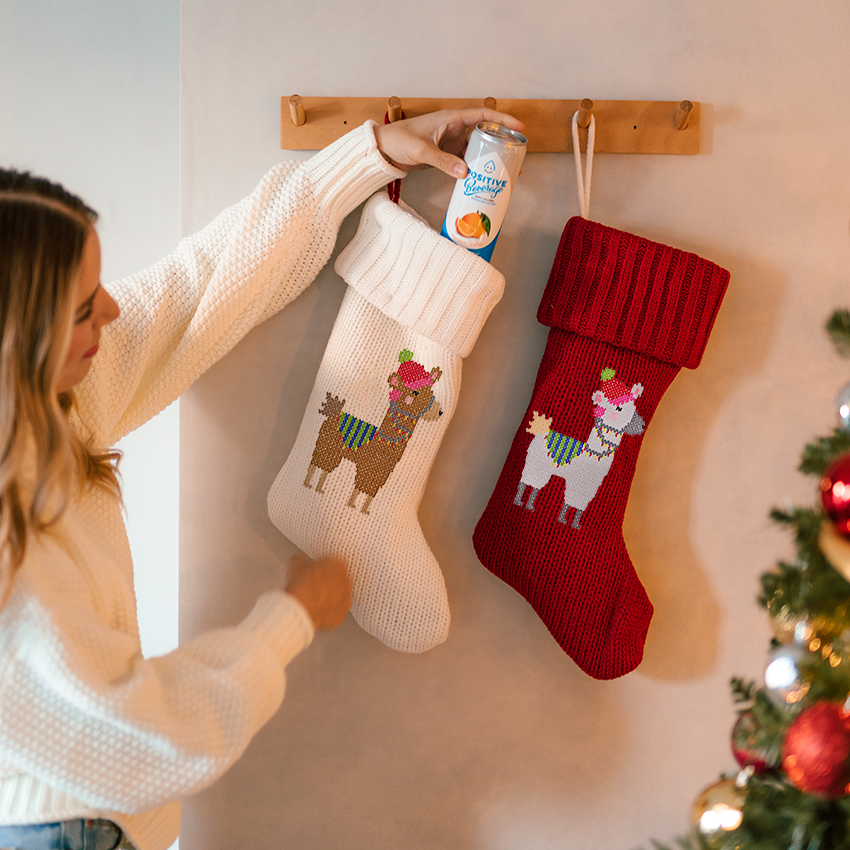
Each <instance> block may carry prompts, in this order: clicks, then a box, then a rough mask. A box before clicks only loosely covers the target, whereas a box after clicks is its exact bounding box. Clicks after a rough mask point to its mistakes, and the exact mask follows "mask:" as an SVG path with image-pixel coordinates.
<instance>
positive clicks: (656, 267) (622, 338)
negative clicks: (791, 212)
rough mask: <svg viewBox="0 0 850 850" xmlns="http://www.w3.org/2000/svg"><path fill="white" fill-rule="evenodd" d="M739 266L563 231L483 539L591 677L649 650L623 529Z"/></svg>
mask: <svg viewBox="0 0 850 850" xmlns="http://www.w3.org/2000/svg"><path fill="white" fill-rule="evenodd" d="M728 280H729V274H728V272H726V271H725V270H723V269H721V268H719V267H718V266H716V265H714V264H713V263H710V262H708V261H707V260H703V259H701V258H700V257H697V256H696V255H695V254H689V253H685V252H684V251H680V250H678V249H675V248H670V247H668V246H666V245H661V244H659V243H657V242H650V241H649V240H647V239H642V238H640V237H638V236H634V235H633V234H630V233H624V232H623V231H619V230H614V229H612V228H610V227H604V226H603V225H600V224H597V223H595V222H591V221H587V220H585V219H582V218H573V219H571V220H570V221H569V222H568V223H567V226H566V228H565V229H564V233H563V236H562V237H561V244H560V246H559V248H558V254H557V256H556V258H555V263H554V265H553V267H552V272H551V274H550V276H549V282H548V284H547V286H546V292H545V293H544V295H543V300H542V302H541V304H540V308H539V310H538V313H537V318H538V320H539V321H540V322H541V323H542V324H544V325H548V326H549V327H550V328H551V330H550V332H549V339H548V342H547V345H546V351H545V353H544V355H543V360H542V362H541V364H540V368H539V370H538V373H537V380H536V382H535V384H534V390H533V392H532V396H531V401H530V402H529V405H528V410H527V412H526V415H525V417H524V419H523V422H522V425H521V427H520V429H519V431H518V432H517V434H516V436H515V437H514V441H513V444H512V446H511V449H510V453H509V454H508V458H507V461H506V462H505V465H504V467H503V469H502V472H501V474H500V476H499V481H498V483H497V485H496V489H495V491H494V492H493V495H492V496H491V497H490V501H489V503H488V505H487V508H486V510H485V511H484V514H483V515H482V517H481V519H480V520H479V522H478V525H477V526H476V528H475V533H474V535H473V543H474V545H475V551H476V552H477V553H478V557H479V558H480V559H481V562H482V563H483V564H484V565H485V566H486V567H487V569H489V570H490V571H491V572H492V573H494V574H495V575H497V576H499V578H501V579H502V580H503V581H505V582H507V583H508V584H510V585H511V587H513V588H514V589H515V590H517V591H518V592H519V593H521V594H522V595H523V596H524V597H525V598H526V599H527V600H528V601H529V602H530V603H531V605H532V606H533V608H534V610H535V611H536V612H537V614H538V615H539V616H540V618H541V619H542V620H543V622H544V623H545V624H546V625H547V627H548V628H549V631H550V632H551V633H552V635H553V636H554V638H555V639H556V640H557V641H558V643H559V644H560V645H561V647H562V648H563V649H564V651H565V652H566V653H567V654H568V655H569V656H570V657H571V658H572V659H573V660H574V661H575V662H576V664H578V665H579V667H581V669H582V670H584V671H585V672H586V673H588V674H589V675H591V676H593V677H594V678H597V679H613V678H615V677H617V676H622V675H624V674H625V673H628V672H630V671H631V670H633V669H634V668H635V667H637V665H638V664H639V663H640V661H641V658H642V657H643V646H644V642H645V640H646V632H647V629H648V628H649V621H650V618H651V617H652V604H651V603H650V601H649V598H648V597H647V595H646V592H645V591H644V589H643V586H642V585H641V583H640V581H639V580H638V578H637V575H636V574H635V571H634V568H633V566H632V562H631V560H630V559H629V555H628V552H627V551H626V547H625V544H624V542H623V535H622V522H623V515H624V513H625V509H626V501H627V500H628V496H629V488H630V486H631V482H632V476H633V475H634V470H635V464H636V463H637V456H638V451H639V449H640V443H641V439H642V437H641V435H642V434H643V432H644V430H645V428H646V426H647V425H648V424H649V422H650V420H651V419H652V416H653V414H654V413H655V408H656V407H657V405H658V402H659V401H660V400H661V397H662V396H663V395H664V392H665V390H666V389H667V387H668V386H669V385H670V382H671V381H672V380H673V378H674V377H675V376H676V373H677V372H678V371H679V368H680V367H681V366H687V367H688V368H691V369H693V368H696V366H697V365H698V364H699V361H700V358H701V357H702V353H703V349H704V348H705V344H706V342H707V341H708V336H709V333H710V331H711V327H712V324H713V322H714V318H715V316H716V314H717V310H718V308H719V307H720V302H721V300H722V298H723V294H724V292H725V291H726V286H727V283H728Z"/></svg>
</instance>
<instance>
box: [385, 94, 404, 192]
mask: <svg viewBox="0 0 850 850" xmlns="http://www.w3.org/2000/svg"><path fill="white" fill-rule="evenodd" d="M397 99H398V98H391V100H397ZM399 109H400V113H401V118H400V119H396V118H394V117H393V116H392V115H390V110H389V109H387V111H386V112H385V113H384V124H392V123H393V122H394V121H395V120H404V118H405V114H404V110H401V108H400V107H399ZM387 194H388V195H389V197H390V200H391V201H392V202H393V203H394V204H397V203H398V202H399V199H400V198H401V179H397V180H393V181H392V183H388V184H387Z"/></svg>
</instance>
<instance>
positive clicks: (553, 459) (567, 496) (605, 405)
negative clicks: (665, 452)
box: [514, 368, 646, 528]
mask: <svg viewBox="0 0 850 850" xmlns="http://www.w3.org/2000/svg"><path fill="white" fill-rule="evenodd" d="M614 374H615V373H614V370H613V369H608V368H606V369H603V370H602V375H601V378H602V385H601V387H600V388H599V389H598V390H596V391H595V392H594V393H593V395H592V396H591V400H592V401H593V405H594V407H593V429H592V430H591V432H590V434H589V436H588V438H587V441H586V442H582V441H581V440H577V439H576V438H575V437H567V436H565V435H564V434H559V433H558V432H557V431H553V430H552V417H551V416H550V417H548V418H547V417H546V416H545V415H542V414H540V413H538V412H537V411H536V410H535V411H534V412H533V416H532V419H531V422H529V423H528V428H526V429H525V430H526V433H528V434H531V435H532V436H533V439H532V441H531V443H530V444H529V446H528V449H527V450H526V457H525V466H524V467H523V470H522V476H521V478H520V482H519V487H518V488H517V492H516V496H515V497H514V504H515V505H519V507H523V504H522V499H523V496H524V495H525V488H526V487H531V495H530V496H529V497H528V501H526V503H525V508H526V510H529V511H533V510H534V500H535V499H536V498H537V494H538V493H539V492H540V490H542V489H543V488H544V487H545V486H546V485H547V484H548V483H549V481H550V480H551V479H552V476H553V475H555V476H557V477H559V478H562V479H563V480H564V506H563V508H561V513H560V514H559V515H558V522H560V523H563V524H564V525H566V523H567V510H568V509H569V508H574V509H575V513H574V515H573V522H572V527H573V528H581V515H582V514H583V513H584V511H585V510H586V509H587V506H588V504H590V502H591V500H592V499H593V497H594V496H595V495H596V491H597V490H598V489H599V485H600V484H601V483H602V481H603V480H604V478H605V476H606V475H607V474H608V471H609V470H610V469H611V465H612V464H613V462H614V452H616V451H617V447H618V446H619V445H620V440H622V438H623V434H635V435H638V434H642V433H643V431H644V428H645V427H646V423H645V422H644V421H643V419H642V418H641V416H640V414H639V413H638V412H637V408H636V406H635V401H636V399H638V398H639V397H640V395H641V393H642V392H643V385H642V384H634V385H633V386H632V388H631V389H629V388H628V386H627V385H626V384H624V383H623V382H622V381H620V380H618V379H617V378H615V377H614Z"/></svg>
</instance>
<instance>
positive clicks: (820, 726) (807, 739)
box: [782, 702, 850, 797]
mask: <svg viewBox="0 0 850 850" xmlns="http://www.w3.org/2000/svg"><path fill="white" fill-rule="evenodd" d="M782 767H783V768H784V770H785V773H786V774H788V779H789V780H790V781H791V784H792V785H794V786H795V787H796V788H799V789H800V790H801V791H803V792H804V793H806V794H815V795H817V796H819V797H840V796H842V795H844V794H847V793H848V788H847V786H848V783H850V716H848V714H847V712H846V711H845V710H844V704H843V703H840V702H818V703H815V704H814V705H813V706H811V707H809V708H807V709H806V710H805V711H803V712H802V714H800V716H799V717H798V718H797V719H796V720H795V721H794V722H793V723H792V724H791V725H790V726H789V727H788V731H787V732H786V733H785V740H784V742H783V743H782Z"/></svg>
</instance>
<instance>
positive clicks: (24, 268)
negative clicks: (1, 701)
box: [0, 169, 120, 605]
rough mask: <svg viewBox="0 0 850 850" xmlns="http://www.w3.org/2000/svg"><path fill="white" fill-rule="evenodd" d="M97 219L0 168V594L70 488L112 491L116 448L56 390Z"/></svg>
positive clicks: (61, 195)
mask: <svg viewBox="0 0 850 850" xmlns="http://www.w3.org/2000/svg"><path fill="white" fill-rule="evenodd" d="M96 221H97V214H96V213H95V212H94V210H92V209H90V208H89V207H88V206H86V204H85V203H83V201H82V200H80V199H79V198H78V197H77V196H76V195H73V194H71V193H70V192H68V191H67V190H66V189H64V188H63V187H62V186H60V185H59V184H56V183H52V182H50V181H48V180H45V179H44V178H40V177H34V176H32V175H31V174H28V173H25V172H18V171H10V170H5V169H0V600H5V598H6V596H7V595H8V591H9V589H10V588H11V580H12V578H13V576H14V573H15V571H16V570H17V569H18V567H19V566H20V564H21V562H22V561H23V558H24V553H25V551H26V546H27V539H28V537H29V535H30V534H33V533H35V534H38V533H41V532H44V531H45V530H47V529H49V528H50V526H52V525H53V524H54V523H55V522H56V521H57V520H58V519H59V518H60V517H61V516H62V513H63V512H64V510H65V508H66V507H67V505H68V502H69V500H70V499H71V498H72V496H73V494H74V492H75V490H76V489H77V488H79V487H83V486H87V485H94V486H101V487H104V488H106V489H108V490H110V491H112V492H114V493H115V494H116V495H117V496H118V497H119V498H120V485H119V481H118V473H117V462H118V460H119V458H120V453H119V452H114V451H112V452H96V451H93V450H92V449H91V447H90V446H89V445H87V444H86V443H85V442H83V440H82V439H81V438H80V437H79V436H78V435H77V434H76V433H75V432H74V430H73V429H72V427H71V425H70V422H69V417H68V414H69V413H70V411H71V409H72V408H73V406H74V394H73V391H70V392H64V393H58V392H57V391H56V386H57V381H58V378H59V374H60V371H61V369H62V367H63V365H64V361H65V358H66V356H67V351H68V346H69V344H70V339H71V332H72V328H73V320H74V308H75V299H76V280H77V275H78V273H79V270H80V263H81V260H82V255H83V246H84V245H85V242H86V239H87V238H88V235H89V233H90V232H91V228H92V227H93V226H94V223H95V222H96ZM0 605H2V602H0Z"/></svg>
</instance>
